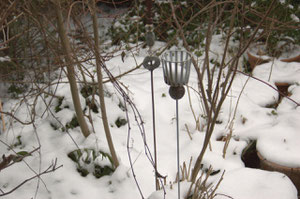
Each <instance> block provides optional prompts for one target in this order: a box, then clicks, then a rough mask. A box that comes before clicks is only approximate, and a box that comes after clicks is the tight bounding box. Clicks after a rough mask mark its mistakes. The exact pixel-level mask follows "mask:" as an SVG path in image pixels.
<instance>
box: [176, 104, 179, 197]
mask: <svg viewBox="0 0 300 199" xmlns="http://www.w3.org/2000/svg"><path fill="white" fill-rule="evenodd" d="M176 126H177V174H178V199H180V160H179V117H178V99H177V100H176Z"/></svg>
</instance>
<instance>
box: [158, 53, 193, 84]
mask: <svg viewBox="0 0 300 199" xmlns="http://www.w3.org/2000/svg"><path fill="white" fill-rule="evenodd" d="M191 62H192V61H191V55H190V54H189V53H188V52H186V51H179V50H175V51H168V52H166V53H164V54H163V55H162V57H161V63H162V67H163V73H164V80H165V82H166V84H168V85H170V86H172V87H179V86H183V85H185V84H187V83H188V81H189V77H190V68H191Z"/></svg>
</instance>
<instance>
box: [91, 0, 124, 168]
mask: <svg viewBox="0 0 300 199" xmlns="http://www.w3.org/2000/svg"><path fill="white" fill-rule="evenodd" d="M91 6H92V13H91V14H92V17H93V31H94V42H95V43H94V53H95V56H96V68H97V77H98V89H99V100H100V106H101V115H102V122H103V126H104V131H105V135H106V139H107V143H108V146H109V150H110V153H111V157H112V161H113V164H114V166H115V167H118V166H119V161H118V158H117V155H116V151H115V148H114V144H113V140H112V137H111V134H110V130H109V125H108V121H107V115H106V108H105V102H104V92H103V82H102V71H101V65H102V64H103V60H102V59H101V57H100V52H99V33H98V24H97V16H96V12H95V0H92V3H91Z"/></svg>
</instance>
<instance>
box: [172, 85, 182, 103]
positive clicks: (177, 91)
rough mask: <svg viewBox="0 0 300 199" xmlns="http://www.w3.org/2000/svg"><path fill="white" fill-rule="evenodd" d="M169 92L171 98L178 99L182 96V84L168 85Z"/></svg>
mask: <svg viewBox="0 0 300 199" xmlns="http://www.w3.org/2000/svg"><path fill="white" fill-rule="evenodd" d="M169 94H170V96H171V97H172V98H173V99H175V100H179V99H181V98H182V97H183V96H184V94H185V89H184V87H183V86H170V88H169Z"/></svg>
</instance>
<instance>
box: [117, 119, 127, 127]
mask: <svg viewBox="0 0 300 199" xmlns="http://www.w3.org/2000/svg"><path fill="white" fill-rule="evenodd" d="M126 124H127V120H126V119H125V118H121V117H118V118H117V120H116V121H115V125H116V126H117V127H118V128H120V127H121V126H124V125H126Z"/></svg>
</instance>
